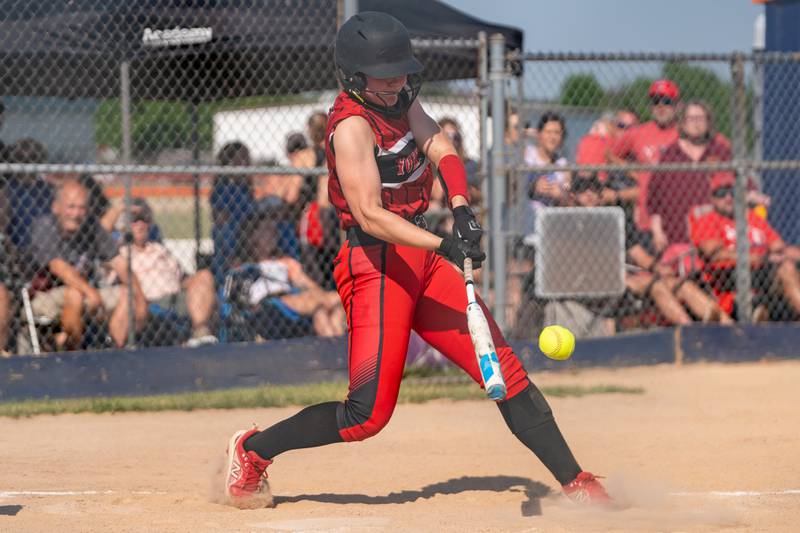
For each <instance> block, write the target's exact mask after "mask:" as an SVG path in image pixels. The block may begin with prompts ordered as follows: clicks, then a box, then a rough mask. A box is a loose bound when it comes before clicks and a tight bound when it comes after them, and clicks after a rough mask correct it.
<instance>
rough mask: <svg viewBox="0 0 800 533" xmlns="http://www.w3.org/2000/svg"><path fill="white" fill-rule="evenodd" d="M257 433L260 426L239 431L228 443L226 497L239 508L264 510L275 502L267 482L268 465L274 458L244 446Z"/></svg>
mask: <svg viewBox="0 0 800 533" xmlns="http://www.w3.org/2000/svg"><path fill="white" fill-rule="evenodd" d="M256 433H258V429H257V428H253V429H251V430H249V431H245V430H240V431H237V432H236V433H234V435H233V437H231V440H230V443H229V444H228V469H227V472H226V477H225V496H226V500H227V501H228V503H229V504H231V505H233V506H234V507H238V508H239V509H262V508H264V507H272V506H273V505H274V503H273V500H272V494H271V493H270V490H269V484H268V483H267V467H268V466H269V465H270V464H272V461H270V460H269V459H263V458H261V457H260V456H259V455H258V454H257V453H256V452H253V451H246V450H245V449H244V442H245V441H246V440H247V439H248V438H249V437H251V436H252V435H254V434H256Z"/></svg>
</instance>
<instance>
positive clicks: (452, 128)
mask: <svg viewBox="0 0 800 533" xmlns="http://www.w3.org/2000/svg"><path fill="white" fill-rule="evenodd" d="M438 124H439V127H440V128H441V130H442V132H443V133H444V134H445V135H447V136H448V137H449V138H450V141H451V142H452V143H453V148H455V149H456V153H457V154H458V157H459V158H460V159H461V161H462V162H463V163H464V167H465V168H466V170H467V176H469V175H470V174H477V172H478V162H477V161H475V160H473V159H470V158H469V157H468V156H467V153H466V151H465V150H464V135H463V134H462V133H461V126H460V125H459V124H458V122H457V121H456V119H454V118H451V117H443V118H441V119H440V120H439V121H438ZM446 207H448V206H446V205H445V194H444V189H443V188H442V182H441V180H439V179H437V180H435V181H434V182H433V188H432V189H431V199H430V208H431V209H432V210H437V209H444V208H446ZM447 211H448V213H449V209H448V210H447Z"/></svg>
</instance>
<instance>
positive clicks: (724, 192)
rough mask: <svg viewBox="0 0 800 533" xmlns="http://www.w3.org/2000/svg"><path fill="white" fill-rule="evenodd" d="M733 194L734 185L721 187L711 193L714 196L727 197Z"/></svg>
mask: <svg viewBox="0 0 800 533" xmlns="http://www.w3.org/2000/svg"><path fill="white" fill-rule="evenodd" d="M729 194H730V195H731V196H733V187H720V188H719V189H717V190H715V191H714V192H712V193H711V196H713V197H714V198H725V197H726V196H728V195H729Z"/></svg>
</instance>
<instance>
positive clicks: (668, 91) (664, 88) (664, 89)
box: [647, 80, 681, 100]
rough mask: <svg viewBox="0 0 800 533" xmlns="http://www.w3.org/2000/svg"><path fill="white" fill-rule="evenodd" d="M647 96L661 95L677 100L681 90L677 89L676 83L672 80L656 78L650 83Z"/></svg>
mask: <svg viewBox="0 0 800 533" xmlns="http://www.w3.org/2000/svg"><path fill="white" fill-rule="evenodd" d="M647 96H649V97H650V98H655V97H659V96H661V97H666V98H670V99H672V100H677V99H678V98H680V96H681V91H680V89H678V84H677V83H675V82H674V81H672V80H656V81H654V82H653V84H652V85H650V90H649V91H647Z"/></svg>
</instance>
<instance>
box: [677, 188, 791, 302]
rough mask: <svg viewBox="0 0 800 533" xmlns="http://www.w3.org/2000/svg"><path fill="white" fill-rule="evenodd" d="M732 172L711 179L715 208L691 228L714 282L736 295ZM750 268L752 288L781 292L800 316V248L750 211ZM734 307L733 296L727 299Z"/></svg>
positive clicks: (712, 199) (718, 291) (716, 288)
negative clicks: (798, 266) (788, 242)
mask: <svg viewBox="0 0 800 533" xmlns="http://www.w3.org/2000/svg"><path fill="white" fill-rule="evenodd" d="M735 181H736V178H735V177H734V175H733V173H732V172H719V173H716V174H715V175H714V177H713V178H712V179H711V205H712V207H713V211H711V212H709V213H707V214H705V215H703V216H701V217H699V218H698V219H697V220H696V221H695V222H694V223H693V224H692V228H691V238H692V242H693V243H694V244H695V245H696V246H697V248H698V249H699V250H700V253H701V254H702V256H703V258H704V259H705V261H706V262H707V269H708V273H709V275H710V277H711V283H712V285H713V286H714V288H715V290H716V291H717V293H718V294H720V295H723V294H728V295H731V296H732V294H733V292H734V290H735V287H736V283H735V279H734V267H735V266H736V223H735V221H734V219H733V187H734V183H735ZM747 225H748V231H747V235H748V237H749V239H750V268H751V269H752V270H753V288H754V289H756V290H757V291H759V292H762V293H768V294H770V293H775V292H777V291H780V293H782V294H783V296H784V297H785V299H786V301H787V302H788V304H789V306H790V307H791V309H792V310H793V311H794V313H795V315H798V316H800V274H799V273H798V269H797V262H798V261H800V248H798V247H797V246H792V245H787V244H786V243H785V242H784V241H783V239H781V237H780V235H778V233H777V232H776V231H775V230H774V229H773V228H772V226H770V225H769V223H768V222H767V221H766V220H765V219H764V218H762V217H760V216H758V215H756V214H755V213H754V212H753V211H752V210H749V211H748V213H747ZM724 302H726V303H727V304H726V305H729V306H732V302H733V300H732V298H728V299H726V300H724Z"/></svg>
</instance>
